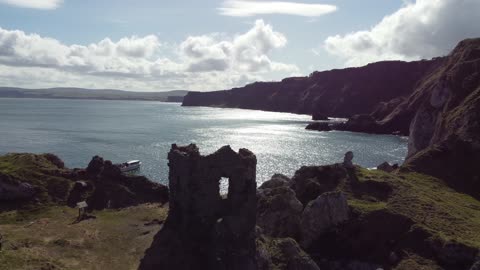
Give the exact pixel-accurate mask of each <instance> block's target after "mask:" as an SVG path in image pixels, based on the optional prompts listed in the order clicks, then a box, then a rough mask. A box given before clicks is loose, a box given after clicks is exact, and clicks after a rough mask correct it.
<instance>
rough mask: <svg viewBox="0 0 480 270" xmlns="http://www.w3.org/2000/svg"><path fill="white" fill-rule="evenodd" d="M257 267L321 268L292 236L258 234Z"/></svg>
mask: <svg viewBox="0 0 480 270" xmlns="http://www.w3.org/2000/svg"><path fill="white" fill-rule="evenodd" d="M256 248H257V256H256V260H257V269H258V270H271V269H288V270H319V269H320V268H318V266H317V264H316V263H315V262H314V261H313V260H312V259H311V258H310V256H309V255H308V254H307V253H306V252H305V251H303V250H302V249H301V248H300V246H299V245H298V243H297V242H296V241H295V240H294V239H292V238H270V237H266V236H264V235H259V236H257V240H256Z"/></svg>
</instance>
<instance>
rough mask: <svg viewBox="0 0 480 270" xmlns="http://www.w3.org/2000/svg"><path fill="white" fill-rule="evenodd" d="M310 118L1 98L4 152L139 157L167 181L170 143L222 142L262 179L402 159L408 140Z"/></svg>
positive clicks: (205, 145) (83, 159)
mask: <svg viewBox="0 0 480 270" xmlns="http://www.w3.org/2000/svg"><path fill="white" fill-rule="evenodd" d="M309 122H310V116H308V115H296V114H290V113H277V112H264V111H255V110H242V109H224V108H208V107H182V106H181V104H179V103H160V102H150V101H110V100H67V99H27V98H18V99H16V98H0V154H5V153H9V152H17V153H18V152H22V153H23V152H27V153H54V154H55V155H57V156H59V157H60V158H61V159H62V160H63V161H64V162H65V164H66V166H68V167H70V168H84V167H86V166H87V165H88V162H89V161H90V160H91V158H92V157H93V156H95V155H99V156H102V157H103V158H104V159H108V160H112V161H113V162H114V163H120V162H124V161H127V160H134V159H138V160H140V161H141V162H142V167H141V169H140V170H139V171H138V172H136V173H137V174H141V175H145V176H147V177H148V178H150V179H151V180H154V181H157V182H160V183H163V184H166V183H168V161H167V154H168V151H169V150H170V148H171V145H172V144H178V145H187V144H190V143H195V144H197V146H198V147H199V148H200V152H201V154H203V155H208V154H210V153H213V152H215V151H216V150H217V149H219V148H220V147H222V146H224V145H230V146H231V147H232V149H234V150H235V151H237V150H238V149H239V148H247V149H249V150H250V151H252V152H253V153H254V154H255V155H256V157H257V163H258V164H257V182H258V184H261V183H262V182H264V181H266V180H268V179H270V177H271V176H272V175H273V174H275V173H282V174H284V175H287V176H293V175H294V173H295V171H296V170H298V169H299V168H300V167H302V166H309V165H325V164H333V163H338V162H342V160H343V156H344V154H345V152H347V151H353V153H354V160H353V161H354V163H356V164H359V165H361V166H363V167H367V168H372V167H376V166H377V165H379V164H381V163H382V162H384V161H388V162H390V163H402V162H403V160H404V157H405V156H406V152H407V143H408V138H407V137H400V136H393V135H373V134H364V133H352V132H343V131H331V132H318V131H309V130H305V126H306V125H307V124H308V123H309Z"/></svg>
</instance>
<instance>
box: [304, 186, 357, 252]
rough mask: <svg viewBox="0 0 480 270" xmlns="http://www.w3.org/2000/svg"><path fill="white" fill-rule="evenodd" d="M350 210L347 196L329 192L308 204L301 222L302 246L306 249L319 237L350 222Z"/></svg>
mask: <svg viewBox="0 0 480 270" xmlns="http://www.w3.org/2000/svg"><path fill="white" fill-rule="evenodd" d="M348 215H349V208H348V203H347V199H346V197H345V195H344V194H343V193H341V192H329V193H324V194H322V195H320V196H318V198H317V199H315V200H313V201H311V202H309V203H308V205H307V206H306V207H305V210H304V211H303V214H302V218H301V221H300V233H301V245H302V246H303V247H305V248H307V247H309V246H310V244H311V243H312V242H313V241H315V240H317V239H318V237H319V236H321V235H322V234H323V233H325V232H326V231H328V230H329V229H331V228H332V227H334V226H336V225H338V224H341V223H343V222H345V221H347V220H348Z"/></svg>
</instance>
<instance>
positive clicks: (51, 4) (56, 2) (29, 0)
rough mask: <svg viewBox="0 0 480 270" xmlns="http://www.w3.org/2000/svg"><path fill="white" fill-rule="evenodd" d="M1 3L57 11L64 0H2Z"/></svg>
mask: <svg viewBox="0 0 480 270" xmlns="http://www.w3.org/2000/svg"><path fill="white" fill-rule="evenodd" d="M0 3H4V4H8V5H11V6H17V7H22V8H33V9H56V8H58V7H59V6H60V5H61V4H62V3H63V0H0Z"/></svg>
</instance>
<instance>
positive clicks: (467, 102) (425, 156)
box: [390, 39, 480, 198]
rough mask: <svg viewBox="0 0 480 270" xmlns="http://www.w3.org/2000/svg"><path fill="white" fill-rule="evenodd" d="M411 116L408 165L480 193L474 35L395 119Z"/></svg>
mask: <svg viewBox="0 0 480 270" xmlns="http://www.w3.org/2000/svg"><path fill="white" fill-rule="evenodd" d="M408 114H411V115H412V117H413V120H412V122H411V125H410V137H409V138H410V139H409V146H408V157H407V161H406V164H405V166H406V167H408V168H411V169H413V170H415V171H420V172H424V173H427V174H430V175H434V176H436V177H439V178H442V179H444V180H446V181H447V182H448V183H449V184H450V185H451V186H452V187H454V188H457V189H459V190H461V191H463V192H467V193H470V194H472V195H474V196H475V197H477V198H479V197H480V173H479V172H478V164H480V39H469V40H464V41H462V42H460V44H459V45H458V46H457V47H456V48H455V49H454V50H453V52H452V53H451V54H450V55H449V56H448V59H447V61H445V63H444V64H443V65H442V66H441V67H439V68H438V69H437V70H436V71H435V72H434V73H433V74H431V75H430V76H429V77H427V78H426V79H425V80H424V81H423V82H422V84H421V85H420V87H419V88H418V89H417V90H416V91H415V92H414V93H413V94H412V95H411V96H410V97H409V98H408V101H406V102H405V103H404V104H402V105H400V106H399V108H397V109H395V111H394V113H393V114H392V115H391V116H390V119H395V118H396V117H398V116H399V115H400V116H401V115H408Z"/></svg>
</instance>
